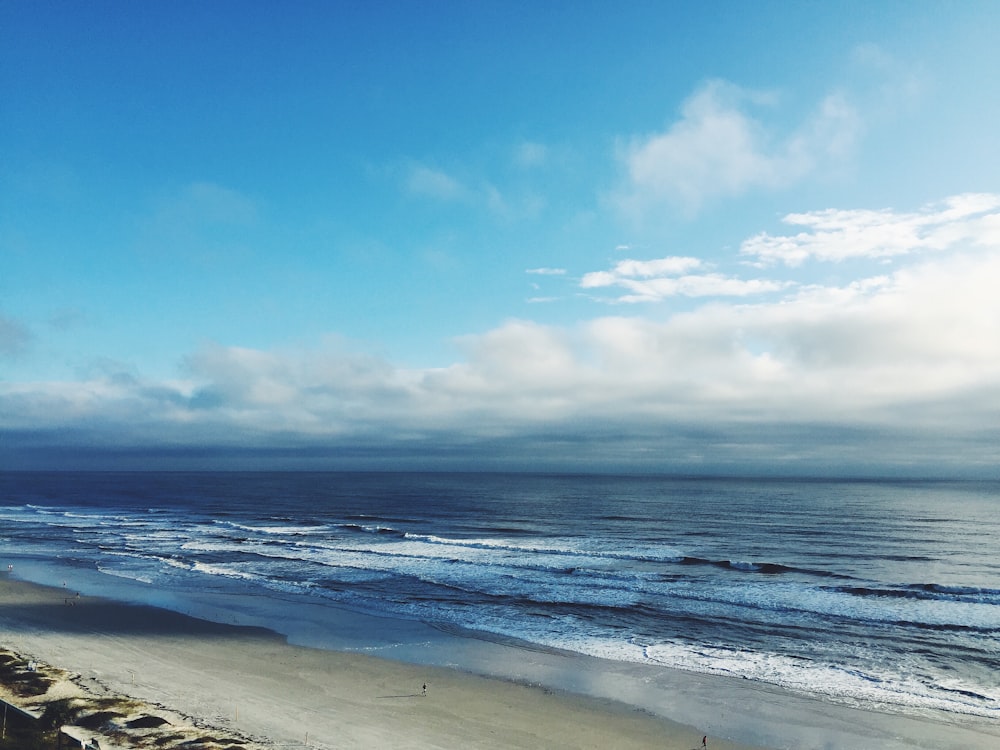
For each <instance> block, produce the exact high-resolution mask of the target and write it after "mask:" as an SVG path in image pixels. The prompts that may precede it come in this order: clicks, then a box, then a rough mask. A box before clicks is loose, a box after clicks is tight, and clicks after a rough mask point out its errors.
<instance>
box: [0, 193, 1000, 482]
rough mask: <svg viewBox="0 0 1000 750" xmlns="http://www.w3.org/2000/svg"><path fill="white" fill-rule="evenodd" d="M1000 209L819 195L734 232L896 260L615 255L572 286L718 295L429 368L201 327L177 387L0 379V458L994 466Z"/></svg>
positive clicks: (747, 251)
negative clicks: (814, 277) (828, 271)
mask: <svg viewBox="0 0 1000 750" xmlns="http://www.w3.org/2000/svg"><path fill="white" fill-rule="evenodd" d="M998 217H1000V196H990V195H966V196H956V197H953V198H950V199H948V200H946V201H944V202H943V203H942V204H941V205H940V206H938V207H928V208H926V209H924V210H921V211H918V212H914V213H893V212H891V211H875V212H868V211H822V212H817V213H814V214H800V215H793V216H792V217H790V218H786V222H788V223H790V224H794V225H796V226H800V227H804V230H803V231H802V232H801V233H799V234H798V235H795V236H793V237H787V238H776V237H769V236H767V235H758V236H757V237H754V238H751V239H750V240H747V241H746V242H745V243H744V244H743V246H742V248H741V253H742V254H743V255H745V256H749V257H752V258H755V259H757V260H759V261H760V262H762V263H777V262H781V263H786V264H789V265H795V264H797V263H805V262H807V261H837V260H840V259H843V258H847V257H854V256H856V255H859V254H860V255H862V256H864V257H869V258H883V257H893V258H906V259H907V262H906V263H905V264H902V265H900V266H899V267H895V268H892V267H888V268H883V269H882V272H880V273H877V274H872V275H868V276H862V277H859V278H857V279H855V280H853V281H850V282H847V283H844V284H841V285H821V284H806V283H782V284H777V283H770V282H757V281H754V280H749V281H742V280H740V279H737V278H726V277H722V276H720V275H718V274H716V273H715V272H714V271H711V270H710V269H708V267H707V266H706V264H705V263H704V262H702V261H700V260H699V259H697V258H692V257H684V256H676V257H675V256H668V257H664V258H659V259H652V260H646V261H643V260H634V259H626V260H622V261H621V262H619V263H617V264H616V265H615V266H614V267H613V268H612V269H611V270H609V271H597V272H593V273H591V274H586V275H584V276H583V277H582V278H581V279H580V280H579V283H580V285H581V286H582V287H584V288H589V289H593V288H609V287H614V288H616V289H618V288H620V289H624V290H625V295H624V297H623V299H625V298H628V297H630V296H637V297H642V298H643V299H648V298H655V299H662V298H663V297H665V296H668V295H670V294H689V295H691V296H695V297H699V296H700V295H707V296H708V299H704V300H701V301H700V302H699V303H698V304H697V306H695V307H693V308H691V309H687V310H684V311H682V312H674V313H671V314H668V315H666V317H662V318H660V319H652V318H642V317H630V316H625V315H600V316H597V317H594V318H592V319H589V320H583V321H581V322H579V323H577V324H576V325H571V326H550V325H542V324H539V323H536V322H532V321H528V320H509V321H507V322H506V323H504V324H503V325H500V326H498V327H496V328H495V329H493V330H489V331H486V332H483V333H480V334H476V335H471V336H467V337H464V338H462V339H459V340H458V341H457V345H458V346H459V348H460V351H461V352H462V356H461V357H460V358H459V359H458V360H457V361H455V362H454V363H452V364H451V365H449V366H447V367H442V368H432V369H420V370H413V369H406V368H402V367H399V366H397V365H395V364H393V363H392V362H389V361H387V360H385V359H382V358H379V357H374V356H371V355H368V354H363V353H359V352H357V351H353V350H351V349H350V348H349V347H347V346H346V344H345V343H344V342H342V341H340V340H338V339H330V340H329V341H326V342H323V343H322V344H321V345H319V346H317V347H315V348H312V349H298V350H286V351H260V350H253V349H247V348H239V347H234V346H226V345H224V344H219V343H216V344H210V345H206V346H204V347H203V348H201V349H200V350H199V351H197V352H194V353H192V354H191V355H190V356H189V357H188V358H187V361H186V362H185V369H184V376H183V378H179V379H177V380H176V381H171V382H150V381H146V380H143V379H142V378H140V377H136V376H134V375H130V374H123V373H120V374H117V375H105V376H102V377H100V378H94V379H91V380H88V381H85V382H74V383H67V382H60V383H6V382H5V383H0V430H2V431H3V434H4V435H5V438H4V440H5V443H6V444H7V445H10V446H12V449H11V450H8V451H6V459H5V460H6V462H7V463H8V464H9V466H8V468H11V467H14V466H29V465H32V461H33V460H34V459H33V458H32V457H33V456H34V455H36V453H35V452H34V451H38V452H40V451H42V449H43V448H44V449H45V451H47V454H46V455H49V456H51V455H65V456H67V457H68V458H67V461H70V462H72V461H74V460H76V461H81V460H83V458H81V457H82V456H85V455H87V452H88V451H93V452H97V453H101V454H102V455H104V456H109V455H113V456H117V457H118V458H116V459H115V460H119V461H123V460H125V459H124V458H122V457H123V456H124V457H126V458H127V457H129V456H131V458H130V459H129V460H134V461H136V462H141V461H142V460H152V459H150V457H155V456H159V457H160V460H168V459H169V457H170V456H174V457H175V458H176V460H177V461H178V462H179V463H180V464H182V465H190V464H192V463H194V464H197V463H198V461H199V460H200V458H203V457H214V458H213V460H218V458H219V456H220V455H225V456H229V457H230V458H231V459H232V460H233V461H237V462H238V461H239V460H246V461H250V459H249V458H247V457H248V456H249V457H253V461H258V457H261V458H259V460H260V461H264V463H268V462H270V464H271V465H279V466H284V465H298V464H296V463H295V462H297V461H306V462H307V463H308V464H309V465H310V466H314V467H339V466H341V463H343V465H347V466H354V467H362V468H365V467H369V468H370V467H378V468H388V467H393V466H394V467H396V468H421V467H423V468H428V467H434V468H442V467H444V468H483V467H497V468H562V469H588V470H592V469H601V468H603V469H609V470H611V469H614V470H621V469H629V470H652V471H688V472H697V471H702V470H704V471H730V472H737V473H741V472H756V473H761V472H763V473H774V474H783V473H824V472H830V471H840V472H848V473H856V474H866V473H873V472H874V473H880V472H881V473H884V472H889V473H892V472H893V471H898V472H899V473H900V474H905V475H914V474H917V475H921V474H923V475H932V474H940V473H944V474H956V475H957V474H963V473H964V474H969V473H971V474H972V475H991V474H992V473H994V472H995V466H996V465H997V460H998V459H1000V455H998V453H1000V449H998V448H997V447H996V446H998V445H1000V336H997V331H998V330H1000V295H997V294H996V289H997V288H998V286H1000V238H998V236H997V226H998ZM776 248H777V249H776ZM537 270H538V269H536V271H537ZM544 270H548V269H544ZM567 282H568V280H567ZM60 450H61V451H63V453H62V454H60V453H59V451H60ZM53 451H54V452H53ZM102 452H103V453H102ZM39 455H40V453H39ZM164 457H167V458H164ZM240 457H242V459H241V458H240ZM206 460H207V459H206ZM253 461H251V463H252V462H253ZM185 462H186V463H185ZM168 463H169V461H168Z"/></svg>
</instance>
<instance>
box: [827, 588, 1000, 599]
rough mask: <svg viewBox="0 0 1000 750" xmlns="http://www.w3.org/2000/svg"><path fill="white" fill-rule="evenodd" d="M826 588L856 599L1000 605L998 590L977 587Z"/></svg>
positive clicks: (999, 590) (999, 592)
mask: <svg viewBox="0 0 1000 750" xmlns="http://www.w3.org/2000/svg"><path fill="white" fill-rule="evenodd" d="M826 588H827V590H829V591H837V592H841V593H845V594H850V595H852V596H858V597H875V598H884V599H914V600H922V601H944V602H969V603H973V604H1000V589H991V588H981V587H977V586H946V585H941V584H936V583H913V584H904V585H901V586H899V587H894V588H889V587H879V586H831V587H826Z"/></svg>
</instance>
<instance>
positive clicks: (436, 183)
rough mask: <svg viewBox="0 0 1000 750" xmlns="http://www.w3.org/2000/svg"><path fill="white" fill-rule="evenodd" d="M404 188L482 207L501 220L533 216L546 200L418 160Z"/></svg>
mask: <svg viewBox="0 0 1000 750" xmlns="http://www.w3.org/2000/svg"><path fill="white" fill-rule="evenodd" d="M403 188H404V190H405V191H406V192H407V193H408V194H410V195H413V196H417V197H421V198H427V199H431V200H434V201H438V202H440V203H445V204H458V205H462V206H467V207H471V208H476V209H481V210H485V211H486V212H488V213H489V214H490V215H492V216H493V217H494V218H497V219H500V220H503V221H516V220H521V219H530V218H534V217H536V216H537V215H538V214H539V213H540V212H541V211H542V209H543V208H544V207H545V200H544V199H543V198H542V197H541V196H540V195H538V194H536V193H534V192H531V191H530V190H521V191H510V192H504V191H502V190H501V189H500V188H498V187H497V186H496V185H494V184H493V183H491V182H489V181H488V180H475V179H468V180H461V179H459V178H458V177H456V176H454V175H452V174H449V173H448V172H445V171H443V170H440V169H435V168H432V167H428V166H426V165H423V164H418V163H414V164H410V165H409V166H408V167H407V169H406V171H405V175H404V178H403Z"/></svg>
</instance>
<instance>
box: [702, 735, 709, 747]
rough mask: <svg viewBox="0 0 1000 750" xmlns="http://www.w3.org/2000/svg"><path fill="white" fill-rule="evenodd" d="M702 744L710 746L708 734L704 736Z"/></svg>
mask: <svg viewBox="0 0 1000 750" xmlns="http://www.w3.org/2000/svg"><path fill="white" fill-rule="evenodd" d="M701 746H702V747H708V735H707V734H706V735H705V736H704V737H702V738H701Z"/></svg>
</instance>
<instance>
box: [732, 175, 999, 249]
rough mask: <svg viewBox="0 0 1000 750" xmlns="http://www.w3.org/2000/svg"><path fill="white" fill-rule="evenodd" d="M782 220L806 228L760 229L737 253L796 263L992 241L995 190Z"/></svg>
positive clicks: (995, 217)
mask: <svg viewBox="0 0 1000 750" xmlns="http://www.w3.org/2000/svg"><path fill="white" fill-rule="evenodd" d="M782 221H783V222H784V223H785V224H790V225H792V226H799V227H805V228H806V229H805V231H802V232H799V233H798V234H795V235H778V236H774V235H770V234H767V233H766V232H762V233H760V234H758V235H756V236H754V237H751V238H750V239H748V240H746V241H744V242H743V244H742V245H741V246H740V253H741V254H742V255H745V256H751V257H753V258H756V259H757V260H758V261H759V262H760V263H762V264H773V263H779V262H780V263H784V264H786V265H789V266H797V265H800V264H802V263H803V262H805V261H806V260H809V259H815V260H821V261H842V260H846V259H848V258H891V257H895V256H901V255H906V254H909V253H914V252H918V251H922V250H938V251H940V250H946V249H949V248H952V247H955V246H956V245H959V244H961V243H971V244H974V245H989V244H994V245H995V244H997V243H998V242H1000V195H997V194H990V193H969V194H965V195H956V196H952V197H950V198H947V199H946V200H944V201H943V202H941V203H940V204H932V205H928V206H924V207H923V208H922V209H921V210H919V211H916V212H912V213H895V212H893V211H890V210H881V211H871V210H846V211H845V210H837V209H827V210H824V211H813V212H809V213H796V214H788V215H787V216H785V217H784V219H783V220H782Z"/></svg>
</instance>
